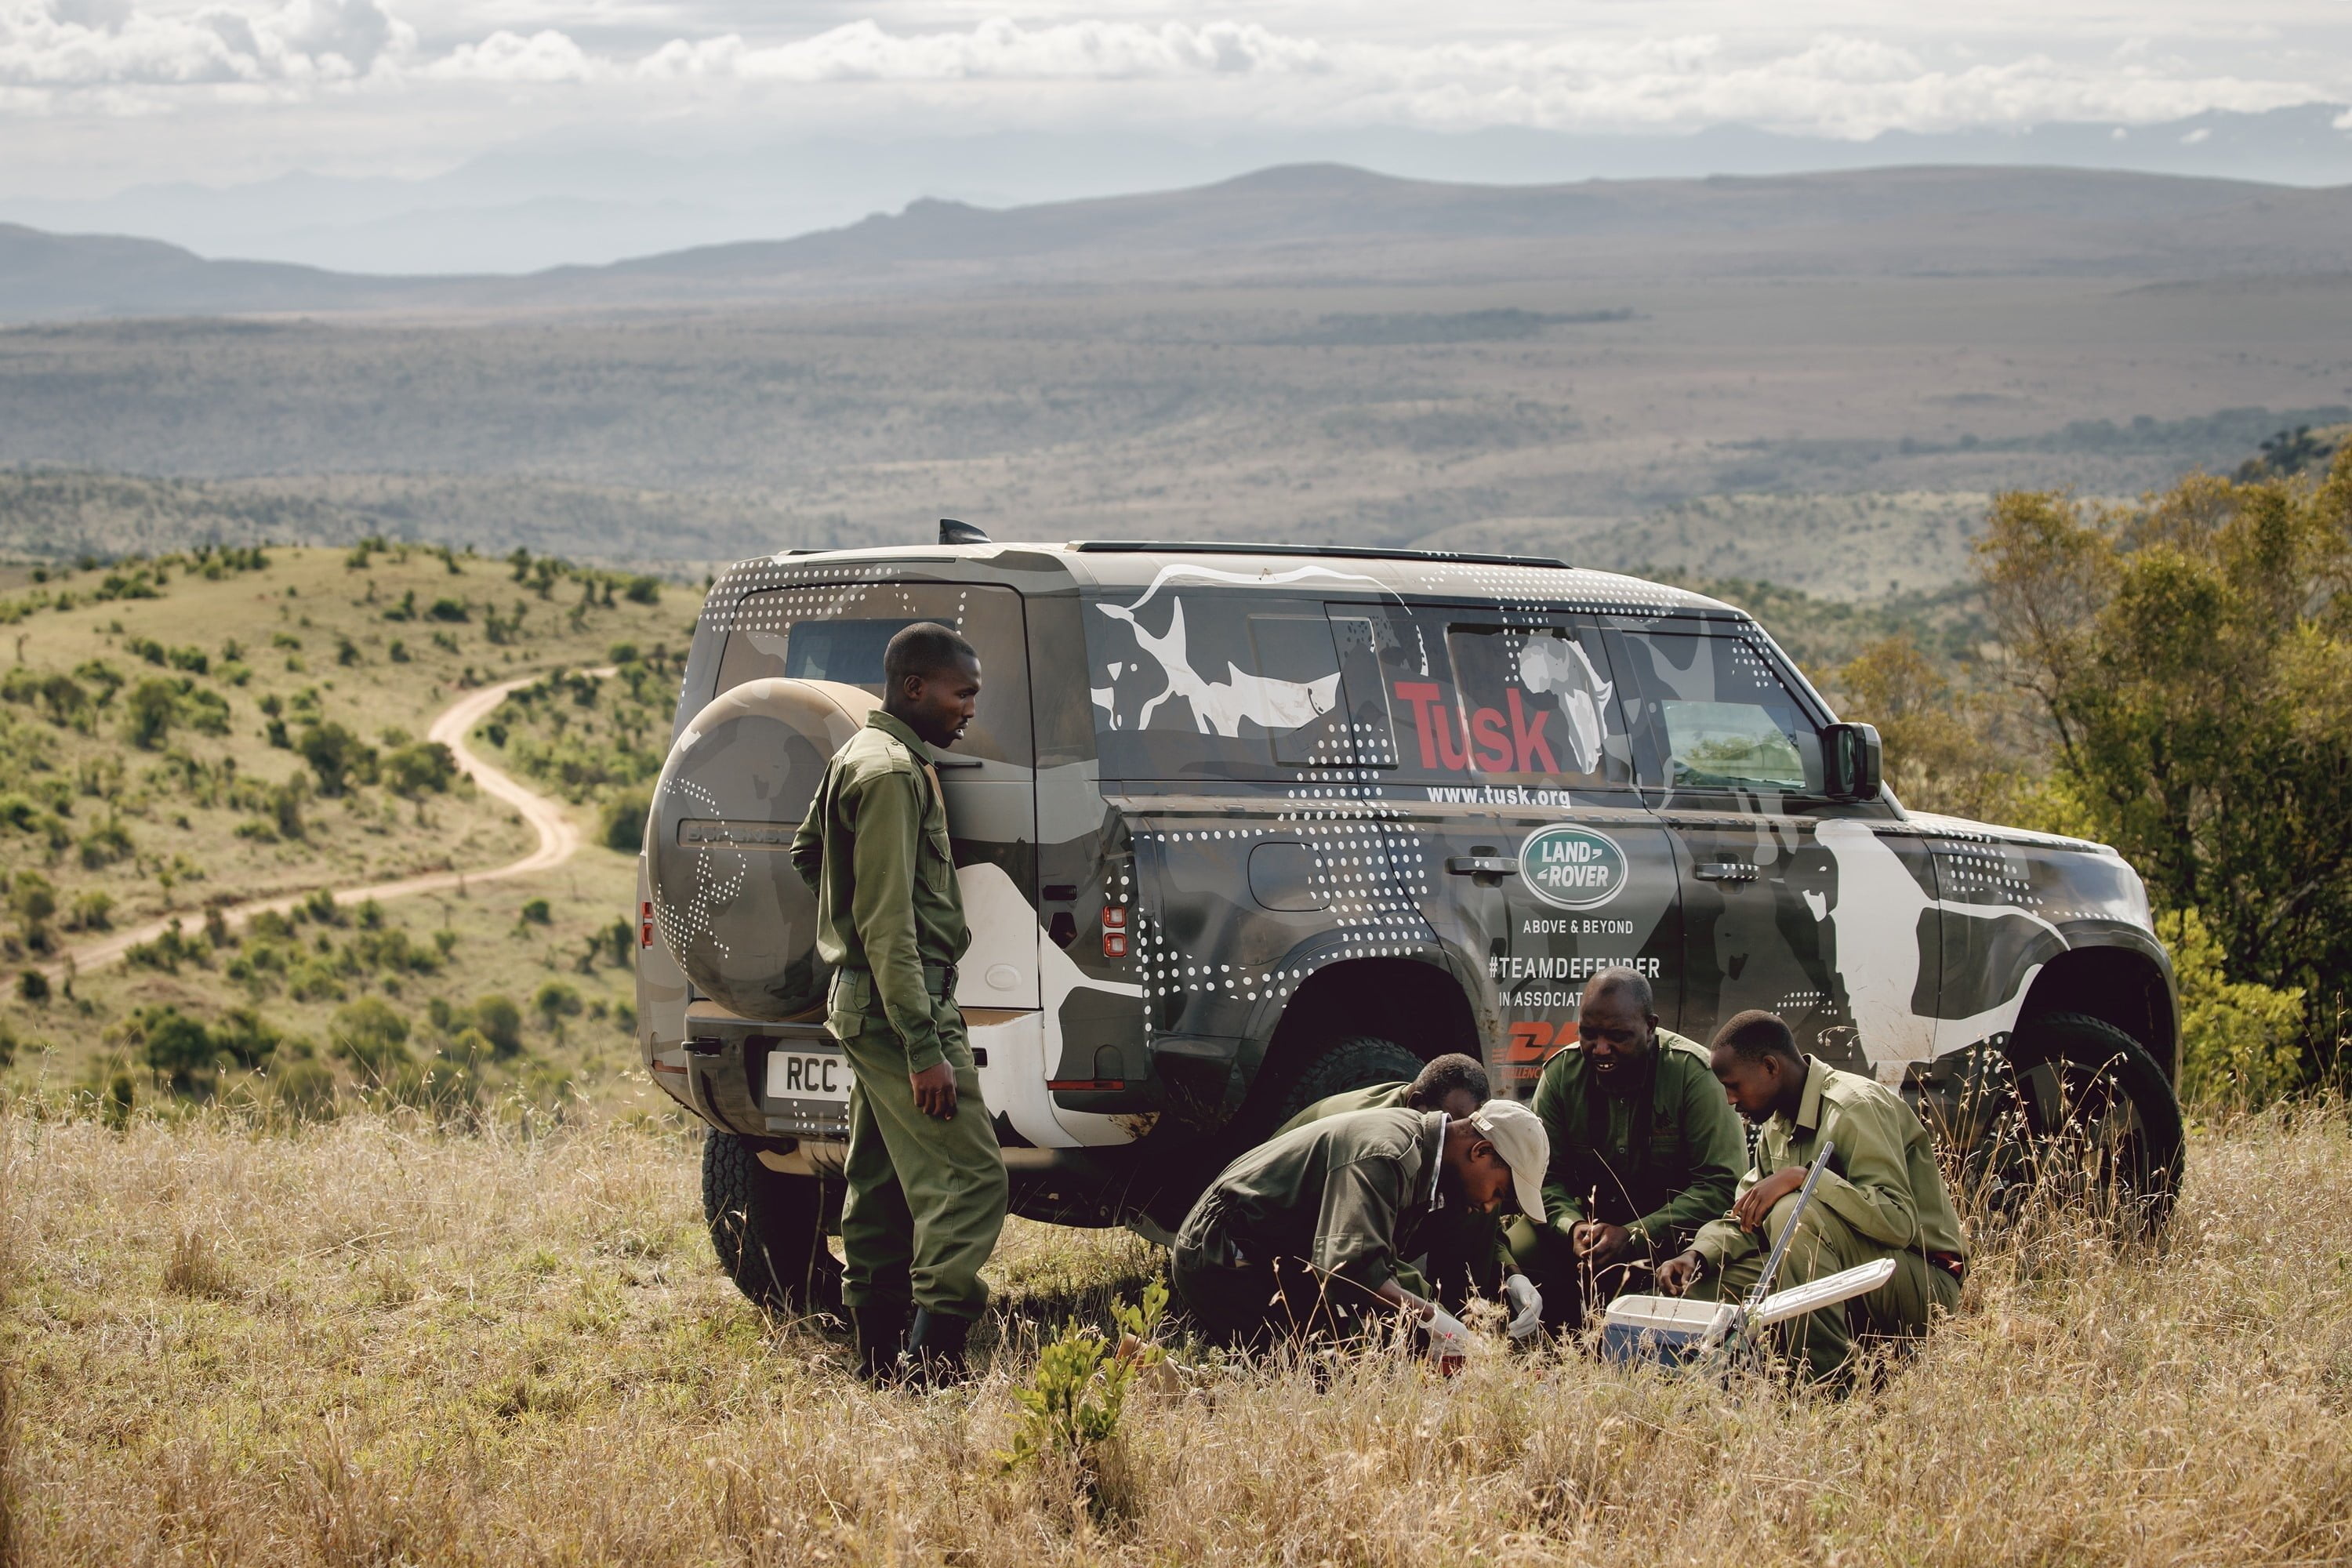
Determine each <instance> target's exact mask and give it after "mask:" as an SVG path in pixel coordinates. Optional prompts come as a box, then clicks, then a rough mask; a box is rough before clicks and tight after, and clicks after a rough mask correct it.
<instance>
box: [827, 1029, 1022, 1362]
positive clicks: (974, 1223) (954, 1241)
mask: <svg viewBox="0 0 2352 1568" xmlns="http://www.w3.org/2000/svg"><path fill="white" fill-rule="evenodd" d="M932 1016H933V1018H934V1019H935V1021H936V1022H937V1023H938V1025H939V1031H940V1047H942V1048H943V1049H944V1050H945V1051H946V1053H947V1059H948V1063H949V1065H950V1066H951V1067H953V1068H955V1081H956V1111H955V1115H954V1117H953V1118H951V1119H950V1120H949V1121H939V1120H937V1119H936V1118H934V1117H929V1116H926V1115H924V1114H923V1112H922V1110H921V1109H920V1108H919V1107H918V1106H917V1105H916V1104H915V1091H914V1088H913V1086H912V1085H911V1084H909V1083H908V1081H907V1048H906V1047H905V1046H904V1045H902V1044H901V1043H900V1042H899V1039H898V1036H897V1035H896V1034H895V1033H893V1032H892V1030H891V1028H890V1023H889V1020H888V1019H887V1018H885V1017H883V1016H881V1014H880V1012H879V1010H878V1009H877V1010H876V1011H874V1012H871V1013H867V1014H866V1015H863V1016H860V1015H858V1014H854V1013H849V1014H844V1013H835V1014H834V1015H833V1016H831V1017H830V1018H829V1019H827V1020H826V1023H827V1026H828V1027H829V1028H830V1029H831V1030H832V1031H833V1035H834V1037H835V1039H838V1040H839V1041H840V1042H841V1048H842V1051H843V1053H844V1054H845V1055H846V1056H847V1057H848V1058H849V1066H850V1068H851V1071H852V1072H853V1073H854V1074H855V1075H856V1081H855V1082H854V1083H853V1084H852V1085H851V1087H850V1090H849V1158H848V1162H847V1163H846V1165H845V1169H844V1174H845V1176H846V1177H847V1178H848V1181H849V1195H848V1197H847V1198H846V1199H845V1201H844V1202H843V1204H842V1205H841V1249H842V1252H843V1254H844V1267H843V1270H842V1299H843V1300H845V1302H847V1304H848V1305H850V1306H852V1307H868V1306H877V1307H878V1306H888V1305H893V1304H897V1303H906V1304H908V1305H911V1306H915V1307H919V1308H922V1309H924V1310H928V1311H931V1312H944V1313H947V1314H950V1315H951V1316H954V1317H960V1318H976V1317H978V1316H979V1315H980V1312H981V1309H982V1307H984V1306H986V1305H987V1304H988V1287H986V1286H985V1285H983V1284H982V1283H981V1279H980V1270H981V1266H982V1264H984V1263H986V1262H987V1261H988V1257H989V1254H990V1253H992V1252H993V1251H995V1250H996V1237H997V1233H998V1232H999V1231H1001V1230H1002V1229H1003V1227H1004V1200H1005V1182H1004V1156H1003V1153H1001V1152H999V1150H998V1148H997V1144H996V1129H995V1125H994V1123H993V1122H992V1120H991V1119H990V1117H989V1113H988V1106H987V1104H986V1102H984V1101H983V1100H982V1099H981V1097H980V1075H979V1074H978V1073H977V1072H975V1071H974V1070H973V1069H972V1060H971V1041H970V1040H969V1039H968V1038H967V1037H965V1034H964V1027H963V1016H962V1015H961V1014H960V1013H958V1012H957V1011H956V1007H955V1004H954V1003H952V1002H948V1001H940V1000H938V999H936V998H935V999H934V1000H933V1003H932Z"/></svg>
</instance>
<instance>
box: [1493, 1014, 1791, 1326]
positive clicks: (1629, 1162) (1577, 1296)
mask: <svg viewBox="0 0 2352 1568" xmlns="http://www.w3.org/2000/svg"><path fill="white" fill-rule="evenodd" d="M1535 1111H1536V1114H1537V1115H1538V1116H1539V1117H1541V1118H1542V1119H1543V1124H1544V1131H1545V1132H1546V1133H1548V1134H1549V1136H1550V1140H1551V1169H1550V1172H1549V1173H1548V1174H1547V1175H1546V1177H1545V1179H1544V1213H1545V1215H1546V1218H1547V1221H1548V1223H1546V1224H1542V1225H1537V1224H1534V1223H1532V1222H1530V1221H1528V1220H1524V1219H1521V1220H1515V1221H1513V1222H1512V1223H1511V1226H1510V1228H1509V1230H1508V1231H1507V1233H1506V1238H1507V1241H1508V1242H1509V1244H1510V1247H1511V1253H1512V1256H1513V1257H1515V1258H1517V1259H1518V1263H1519V1267H1520V1268H1523V1269H1525V1270H1526V1271H1527V1273H1528V1276H1529V1277H1530V1278H1532V1279H1534V1281H1535V1283H1536V1288H1537V1289H1539V1290H1541V1291H1542V1292H1543V1300H1544V1321H1546V1322H1547V1323H1550V1324H1553V1325H1555V1326H1566V1327H1570V1328H1572V1327H1574V1326H1576V1325H1577V1324H1579V1323H1580V1322H1581V1321H1582V1320H1583V1317H1584V1314H1585V1313H1586V1312H1588V1311H1590V1310H1592V1309H1593V1308H1595V1307H1598V1306H1601V1305H1603V1304H1605V1303H1606V1302H1607V1300H1609V1298H1610V1297H1612V1296H1613V1295H1616V1294H1617V1293H1618V1292H1619V1291H1620V1290H1621V1289H1623V1287H1624V1285H1625V1284H1626V1282H1627V1280H1626V1276H1627V1273H1628V1271H1629V1270H1630V1269H1631V1268H1633V1267H1635V1266H1640V1265H1654V1264H1656V1263H1658V1262H1659V1261H1661V1260H1663V1259H1664V1258H1671V1257H1673V1256H1674V1255H1675V1253H1677V1252H1679V1251H1681V1250H1682V1249H1683V1248H1684V1247H1686V1246H1688V1245H1689V1243H1690V1238H1691V1237H1692V1236H1693V1235H1695V1234H1696V1232H1697V1230H1698V1227H1699V1226H1702V1225H1705V1224H1706V1222H1707V1221H1709V1220H1711V1219H1715V1218H1717V1216H1719V1215H1721V1214H1722V1213H1723V1211H1724V1210H1725V1209H1726V1208H1727V1207H1728V1206H1729V1205H1730V1203H1731V1194H1732V1186H1733V1184H1735V1183H1736V1182H1738V1179H1739V1173H1740V1171H1741V1170H1742V1169H1744V1168H1745V1167H1746V1165H1747V1163H1748V1145H1747V1142H1746V1140H1745V1139H1743V1138H1742V1137H1741V1136H1740V1131H1739V1119H1738V1117H1736V1116H1734V1115H1733V1114H1732V1112H1731V1107H1730V1106H1729V1105H1727V1104H1726V1103H1725V1101H1724V1098H1723V1088H1722V1086H1721V1085H1720V1084H1718V1083H1717V1082H1716V1080H1715V1078H1714V1076H1713V1075H1712V1074H1711V1073H1709V1072H1708V1071H1707V1056H1706V1048H1705V1047H1702V1046H1700V1045H1699V1044H1698V1042H1697V1041H1696V1040H1687V1039H1685V1038H1684V1037H1682V1036H1680V1035H1677V1034H1675V1032H1674V1031H1672V1030H1671V1029H1661V1028H1660V1027H1658V1015H1657V1012H1656V1010H1655V1007H1654V1003H1653V1000H1652V994H1651V990H1650V983H1649V981H1648V980H1646V979H1644V978H1643V976H1642V975H1641V974H1640V973H1637V972H1636V971H1634V970H1632V969H1604V970H1602V971H1601V973H1598V974H1596V975H1594V976H1593V977H1592V979H1591V981H1590V982H1589V983H1588V984H1586V985H1585V987H1584V994H1583V996H1582V998H1581V999H1580V1002H1579V1003H1578V1006H1577V1045H1576V1048H1575V1049H1573V1050H1564V1051H1559V1052H1557V1053H1555V1054H1554V1055H1553V1057H1552V1058H1551V1060H1550V1061H1549V1062H1547V1063H1545V1064H1544V1070H1543V1077H1542V1078H1541V1079H1539V1080H1538V1082H1537V1084H1536V1094H1535ZM1588 1277H1589V1278H1590V1279H1591V1284H1592V1296H1593V1298H1594V1299H1593V1300H1589V1301H1588V1300H1585V1291H1584V1285H1585V1282H1586V1279H1588Z"/></svg>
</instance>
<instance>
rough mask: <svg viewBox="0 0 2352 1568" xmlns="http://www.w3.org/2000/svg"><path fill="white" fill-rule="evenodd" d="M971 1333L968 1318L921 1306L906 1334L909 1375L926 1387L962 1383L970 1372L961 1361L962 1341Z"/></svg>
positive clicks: (913, 1380) (911, 1378) (962, 1359)
mask: <svg viewBox="0 0 2352 1568" xmlns="http://www.w3.org/2000/svg"><path fill="white" fill-rule="evenodd" d="M970 1337H971V1319H970V1318H959V1317H956V1316H954V1315H953V1314H951V1313H948V1312H934V1311H932V1310H929V1308H924V1309H921V1310H918V1311H917V1312H916V1313H915V1327H914V1331H912V1332H911V1333H909V1334H908V1336H907V1360H908V1378H909V1379H910V1381H912V1382H915V1383H917V1384H921V1385H922V1386H924V1387H926V1388H938V1387H940V1386H941V1385H943V1384H950V1383H961V1382H963V1381H964V1380H965V1379H966V1378H968V1377H970V1376H971V1368H970V1367H969V1366H967V1365H966V1364H965V1363H964V1356H963V1346H964V1341H965V1340H967V1339H969V1338H970Z"/></svg>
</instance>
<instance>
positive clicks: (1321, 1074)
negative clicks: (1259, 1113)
mask: <svg viewBox="0 0 2352 1568" xmlns="http://www.w3.org/2000/svg"><path fill="white" fill-rule="evenodd" d="M1421 1068H1422V1060H1421V1058H1419V1057H1417V1056H1414V1055H1413V1054H1412V1052H1411V1051H1409V1050H1406V1049H1405V1048H1404V1047H1402V1046H1401V1045H1398V1044H1397V1043H1396V1042H1395V1041H1394V1040H1389V1039H1383V1038H1381V1037H1380V1036H1378V1035H1359V1036H1356V1037H1354V1038H1352V1039H1345V1040H1339V1041H1336V1042H1334V1043H1333V1044H1331V1045H1329V1046H1327V1047H1324V1048H1323V1050H1322V1051H1321V1052H1320V1053H1319V1054H1318V1055H1317V1056H1316V1057H1315V1058H1313V1059H1312V1060H1310V1061H1308V1062H1307V1064H1306V1066H1304V1067H1303V1068H1300V1069H1299V1072H1298V1076H1297V1077H1296V1078H1294V1079H1291V1080H1290V1082H1289V1083H1288V1084H1287V1085H1286V1086H1285V1088H1284V1089H1283V1092H1282V1093H1281V1094H1280V1095H1279V1096H1277V1097H1276V1100H1275V1106H1274V1121H1273V1124H1272V1125H1273V1127H1279V1126H1281V1125H1282V1124H1283V1123H1284V1122H1286V1121H1289V1120H1290V1119H1291V1118H1292V1117H1294V1116H1296V1115H1297V1114H1298V1113H1299V1112H1300V1111H1302V1110H1306V1109H1307V1107H1308V1106H1310V1105H1312V1104H1314V1103H1315V1102H1316V1101H1317V1100H1323V1099H1326V1098H1328V1096H1331V1095H1334V1094H1344V1093H1346V1092H1347V1091H1348V1090H1349V1089H1365V1088H1369V1087H1370V1085H1372V1084H1376V1083H1394V1082H1396V1081H1397V1080H1398V1079H1405V1080H1407V1081H1408V1082H1409V1081H1411V1080H1412V1079H1413V1078H1414V1077H1415V1076H1417V1075H1418V1074H1419V1073H1420V1071H1421ZM1271 1130H1272V1128H1269V1129H1268V1131H1271Z"/></svg>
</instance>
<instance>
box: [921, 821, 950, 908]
mask: <svg viewBox="0 0 2352 1568" xmlns="http://www.w3.org/2000/svg"><path fill="white" fill-rule="evenodd" d="M917 858H918V865H917V867H916V875H917V876H918V877H919V878H920V879H922V881H923V882H924V884H925V885H927V886H928V887H929V888H931V889H933V890H935V891H939V892H945V891H947V890H948V889H951V888H953V887H954V886H955V850H954V849H953V847H950V844H949V842H948V829H947V824H946V823H945V822H943V821H941V820H940V819H939V818H938V817H937V816H933V818H932V819H931V820H930V821H929V822H927V823H925V824H924V825H923V842H922V847H921V850H920V851H919V855H918V857H917Z"/></svg>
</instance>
